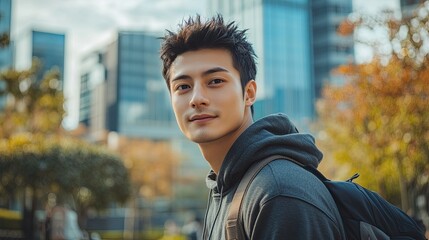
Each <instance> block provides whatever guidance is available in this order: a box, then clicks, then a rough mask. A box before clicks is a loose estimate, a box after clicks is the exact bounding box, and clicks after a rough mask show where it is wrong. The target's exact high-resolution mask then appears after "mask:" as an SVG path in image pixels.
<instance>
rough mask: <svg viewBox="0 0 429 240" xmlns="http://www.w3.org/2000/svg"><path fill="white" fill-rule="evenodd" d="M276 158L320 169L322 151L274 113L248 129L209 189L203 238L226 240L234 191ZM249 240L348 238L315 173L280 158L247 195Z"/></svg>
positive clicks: (245, 216) (245, 218)
mask: <svg viewBox="0 0 429 240" xmlns="http://www.w3.org/2000/svg"><path fill="white" fill-rule="evenodd" d="M272 155H283V156H286V157H290V158H292V159H295V160H296V161H298V162H300V163H302V164H304V165H311V166H313V167H317V166H318V164H319V162H320V161H321V159H322V153H321V152H320V151H319V150H318V149H317V147H316V146H315V144H314V138H313V137H312V136H311V135H308V134H301V133H298V130H297V129H296V127H295V126H294V125H293V124H292V123H291V122H290V120H289V119H288V118H287V117H286V115H284V114H275V115H270V116H267V117H265V118H262V119H260V120H259V121H256V122H255V123H253V124H252V125H251V126H250V127H249V128H248V129H246V130H245V131H244V132H243V133H242V134H241V135H240V137H239V138H238V139H237V140H236V142H235V143H234V144H233V145H232V147H231V149H230V150H229V152H228V153H227V155H226V157H225V159H224V162H223V163H222V166H221V168H220V171H219V175H216V174H215V173H214V172H213V171H211V172H210V173H209V174H208V176H207V179H206V182H207V186H208V188H209V189H210V197H209V204H208V208H207V212H206V216H205V220H204V229H203V239H205V240H207V239H211V240H222V239H226V237H225V236H226V235H225V222H226V218H227V213H228V210H229V206H230V203H231V200H232V197H233V195H234V192H235V190H236V188H237V186H238V184H239V182H240V179H241V178H242V177H243V175H244V173H245V172H246V170H247V169H248V168H249V167H250V166H251V165H252V164H253V163H255V162H257V161H260V160H262V159H264V158H267V157H269V156H272ZM240 217H241V218H242V219H243V223H244V224H243V226H242V228H243V229H244V232H245V235H246V239H254V240H264V239H271V240H272V239H329V240H331V239H345V235H344V230H343V226H342V220H341V217H340V215H339V213H338V210H337V207H336V205H335V202H334V200H333V199H332V197H331V195H330V193H329V192H328V190H327V189H326V187H325V186H324V185H323V183H322V182H321V181H320V180H318V179H317V178H316V177H315V176H313V175H312V174H311V173H309V172H308V171H306V170H305V169H303V168H302V167H300V166H298V165H297V164H295V163H292V162H290V161H287V160H284V159H279V160H275V161H272V162H271V163H269V164H268V165H267V166H265V167H264V168H263V169H262V170H261V171H260V172H259V173H258V175H257V176H256V177H255V179H254V180H253V181H252V183H251V185H250V188H249V190H248V192H247V195H246V196H244V199H243V205H242V209H241V216H240Z"/></svg>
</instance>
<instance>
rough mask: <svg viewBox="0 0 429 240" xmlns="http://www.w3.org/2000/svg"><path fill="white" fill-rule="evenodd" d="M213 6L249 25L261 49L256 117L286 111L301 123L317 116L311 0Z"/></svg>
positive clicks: (219, 1) (215, 0)
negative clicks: (314, 105) (313, 73)
mask: <svg viewBox="0 0 429 240" xmlns="http://www.w3.org/2000/svg"><path fill="white" fill-rule="evenodd" d="M209 7H210V12H211V13H212V14H215V13H217V12H219V13H221V14H222V15H223V16H224V18H225V19H226V20H228V21H229V20H234V21H236V22H237V23H238V24H239V25H240V27H243V28H248V29H249V31H248V37H249V40H250V41H251V42H252V43H253V45H254V48H255V50H256V53H257V55H258V60H257V62H258V63H257V64H258V75H257V79H256V81H257V82H258V83H259V85H258V91H260V92H259V93H258V99H259V100H258V101H257V102H256V103H255V106H254V107H255V118H260V117H263V116H265V115H267V114H270V113H276V112H284V113H286V114H287V115H289V116H290V118H292V119H293V120H295V121H296V122H297V123H298V124H300V123H302V124H305V122H306V121H308V120H309V119H311V118H312V117H313V102H314V82H313V76H312V65H311V64H312V56H311V49H310V46H311V35H310V26H311V24H310V3H309V1H308V0H265V1H263V0H259V1H258V0H254V1H245V0H241V1H227V0H212V1H210V3H209Z"/></svg>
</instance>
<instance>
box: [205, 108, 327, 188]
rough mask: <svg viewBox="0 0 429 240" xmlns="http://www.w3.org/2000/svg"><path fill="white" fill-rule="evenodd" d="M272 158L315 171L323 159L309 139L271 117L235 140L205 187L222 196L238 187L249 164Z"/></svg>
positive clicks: (279, 118) (277, 117)
mask: <svg viewBox="0 0 429 240" xmlns="http://www.w3.org/2000/svg"><path fill="white" fill-rule="evenodd" d="M272 155H282V156H285V157H290V158H292V159H294V160H296V161H298V162H299V163H301V164H303V165H309V166H312V167H315V168H317V166H318V165H319V163H320V161H321V160H322V157H323V155H322V153H321V152H320V151H319V149H317V147H316V145H315V141H314V138H313V136H311V135H310V134H303V133H299V132H298V130H297V129H296V127H295V126H294V124H293V123H292V122H291V121H290V120H289V118H288V117H287V116H286V115H285V114H282V113H278V114H273V115H269V116H266V117H264V118H262V119H260V120H258V121H256V122H254V123H253V124H252V125H251V126H250V127H248V128H247V129H246V130H245V131H244V132H243V133H242V134H241V135H240V136H239V137H238V139H237V140H236V141H235V142H234V144H233V145H232V147H231V149H230V150H229V151H228V153H227V155H226V157H225V159H224V161H223V163H222V166H221V168H220V170H219V175H218V176H216V175H215V174H214V172H213V171H211V172H210V174H209V175H208V177H207V179H206V182H207V186H208V187H209V188H211V189H214V190H215V191H222V192H224V193H225V192H227V191H228V190H230V189H231V188H232V187H233V186H234V185H236V184H238V182H239V181H240V179H241V178H242V176H243V175H244V174H245V172H246V171H247V169H248V168H249V167H250V166H251V165H252V164H253V163H255V162H258V161H260V160H262V159H264V158H267V157H269V156H272ZM285 161H287V160H285ZM216 187H217V188H216Z"/></svg>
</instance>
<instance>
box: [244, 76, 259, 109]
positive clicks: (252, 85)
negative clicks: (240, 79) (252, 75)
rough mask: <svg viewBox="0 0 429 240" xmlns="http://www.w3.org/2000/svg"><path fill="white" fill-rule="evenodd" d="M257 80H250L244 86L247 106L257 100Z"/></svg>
mask: <svg viewBox="0 0 429 240" xmlns="http://www.w3.org/2000/svg"><path fill="white" fill-rule="evenodd" d="M256 89H257V86H256V82H255V80H253V79H252V80H250V81H249V82H247V84H246V86H245V87H244V101H245V103H246V106H248V107H250V106H252V105H253V103H255V101H256Z"/></svg>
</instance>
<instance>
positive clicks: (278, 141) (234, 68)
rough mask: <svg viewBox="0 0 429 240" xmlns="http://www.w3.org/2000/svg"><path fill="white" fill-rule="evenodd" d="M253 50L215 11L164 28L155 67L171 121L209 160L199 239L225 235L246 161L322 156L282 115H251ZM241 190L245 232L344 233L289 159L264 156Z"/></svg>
mask: <svg viewBox="0 0 429 240" xmlns="http://www.w3.org/2000/svg"><path fill="white" fill-rule="evenodd" d="M255 57H256V56H255V54H254V51H253V48H252V46H251V44H250V43H249V42H248V41H247V40H246V36H245V30H238V28H237V26H236V25H235V23H234V22H232V23H229V24H227V23H224V21H223V19H222V17H221V16H217V17H215V18H212V19H209V20H207V21H205V22H204V21H202V20H201V18H200V17H199V16H196V17H195V18H190V19H188V20H187V21H184V22H183V23H182V24H181V25H180V26H179V29H178V31H177V32H170V31H168V33H167V34H166V35H165V36H164V41H163V44H162V48H161V59H162V61H163V75H164V78H165V80H166V82H167V86H168V89H169V91H170V96H171V103H172V106H173V110H174V113H175V116H176V120H177V123H178V125H179V127H180V129H181V131H182V132H183V134H184V135H185V136H186V137H187V138H189V139H190V140H191V141H193V142H195V143H197V144H198V146H199V148H200V150H201V153H202V154H203V156H204V158H205V159H206V160H207V162H208V163H209V165H210V166H211V168H212V171H211V172H210V173H209V175H208V176H207V180H206V181H207V186H208V187H209V188H210V191H211V195H210V196H211V197H210V199H209V205H208V209H207V213H206V217H205V221H204V229H203V239H213V240H219V239H226V236H225V221H226V217H227V213H228V210H229V207H230V203H231V200H232V197H233V195H234V192H235V190H236V188H237V186H238V184H239V182H240V180H241V178H242V176H243V175H244V174H245V172H246V170H248V169H249V167H250V166H251V165H252V164H254V163H255V162H257V161H260V160H262V159H264V158H267V157H270V156H273V155H283V156H286V157H290V158H293V159H295V160H296V161H298V162H300V163H301V164H304V165H311V166H314V167H317V165H318V164H319V162H320V161H321V158H322V153H321V152H320V151H319V150H318V149H317V148H316V146H315V144H314V139H313V137H312V136H310V135H307V134H300V133H298V131H297V129H296V128H295V126H294V125H293V124H292V123H291V122H290V121H289V119H288V118H287V117H286V116H285V115H283V114H276V115H270V116H267V117H265V118H263V119H260V120H259V121H256V122H253V117H252V112H253V109H252V105H253V103H254V102H255V99H256V89H257V87H256V82H255V76H256V66H255ZM279 77H281V76H279ZM248 193H249V194H247V195H246V196H245V197H244V200H243V206H242V212H241V213H242V214H241V216H240V217H241V219H242V220H243V226H241V227H242V229H243V230H244V233H245V235H246V239H257V240H263V239H344V231H343V227H342V222H341V218H340V216H339V214H338V210H337V208H336V205H335V203H334V200H333V199H332V197H331V195H330V194H329V192H328V190H327V189H326V188H325V187H324V185H323V183H322V182H320V181H319V180H318V179H317V178H316V177H315V176H313V175H312V174H311V173H309V172H307V171H306V170H304V169H303V168H302V167H300V166H298V165H297V164H296V163H293V162H291V161H287V160H283V159H279V160H275V161H273V162H271V163H269V164H268V165H267V166H265V167H264V168H263V169H262V170H261V171H260V172H259V173H258V175H257V176H256V177H255V179H254V180H253V182H252V183H251V185H250V188H249V191H248Z"/></svg>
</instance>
